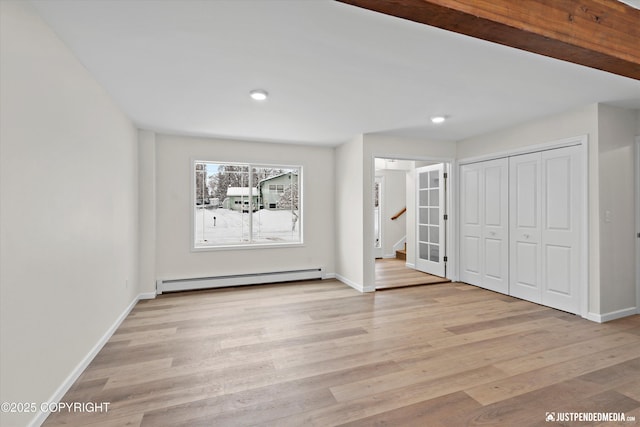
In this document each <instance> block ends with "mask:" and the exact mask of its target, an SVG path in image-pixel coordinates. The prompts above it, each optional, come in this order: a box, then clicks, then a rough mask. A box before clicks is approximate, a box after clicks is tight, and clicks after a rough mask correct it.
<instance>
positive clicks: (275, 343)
mask: <svg viewBox="0 0 640 427" xmlns="http://www.w3.org/2000/svg"><path fill="white" fill-rule="evenodd" d="M63 401H65V402H110V403H111V405H110V408H109V409H110V410H109V411H108V412H107V413H75V414H74V413H65V412H62V413H56V414H52V415H51V416H50V417H49V418H48V419H47V421H46V422H45V424H44V425H45V426H59V425H66V426H190V427H192V426H216V427H220V426H233V427H238V426H295V427H299V426H320V427H327V426H338V425H340V426H401V427H404V426H429V427H433V426H436V427H437V426H447V427H450V426H454V427H455V426H466V425H483V426H543V425H544V426H549V425H572V424H571V423H547V422H545V415H546V413H547V412H556V413H559V412H569V411H571V412H574V411H575V412H585V411H588V412H623V413H625V415H626V416H628V417H629V416H635V419H636V420H640V316H633V317H628V318H625V319H620V320H617V321H612V322H609V323H605V324H597V323H593V322H590V321H587V320H584V319H581V318H579V317H577V316H574V315H570V314H567V313H564V312H561V311H557V310H553V309H550V308H546V307H543V306H540V305H536V304H533V303H529V302H525V301H521V300H518V299H515V298H511V297H508V296H504V295H501V294H496V293H493V292H490V291H485V290H482V289H479V288H476V287H473V286H469V285H465V284H460V283H447V284H438V285H431V286H416V287H407V288H400V289H393V290H389V291H384V292H376V293H369V294H361V293H359V292H357V291H355V290H353V289H351V288H349V287H347V286H346V285H344V284H342V283H340V282H338V281H335V280H326V281H311V282H300V283H294V284H281V285H262V286H254V287H240V288H235V289H219V290H211V291H200V292H189V293H182V294H173V295H163V296H161V297H159V298H157V299H155V300H149V301H142V302H140V303H139V304H138V305H137V306H136V307H135V308H134V310H133V311H132V312H131V314H130V315H129V316H128V317H127V318H126V319H125V321H124V322H123V324H122V325H121V327H120V328H119V329H118V330H117V331H116V333H115V334H114V335H113V337H112V338H111V339H110V340H109V342H108V343H107V344H106V346H105V347H104V348H103V349H102V350H101V351H100V353H99V354H98V355H97V356H96V358H95V359H94V360H93V362H92V363H91V364H90V365H89V367H88V368H87V369H86V371H85V372H84V373H83V374H82V376H81V377H80V378H79V379H78V381H77V382H76V383H75V385H74V386H73V387H72V388H71V389H70V390H69V392H68V393H67V394H66V396H65V397H64V399H63ZM594 424H595V425H600V424H598V423H584V422H581V423H574V424H573V425H579V426H585V425H594ZM601 425H602V426H614V425H623V426H630V425H637V422H636V423H634V422H626V423H621V424H616V423H610V422H605V423H602V424H601Z"/></svg>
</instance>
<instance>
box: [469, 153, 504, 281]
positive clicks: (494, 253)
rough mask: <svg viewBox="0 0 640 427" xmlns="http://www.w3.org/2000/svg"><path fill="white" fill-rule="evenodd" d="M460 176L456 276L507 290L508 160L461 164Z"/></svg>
mask: <svg viewBox="0 0 640 427" xmlns="http://www.w3.org/2000/svg"><path fill="white" fill-rule="evenodd" d="M460 179H461V181H460V194H461V198H460V223H461V227H460V280H462V281H463V282H466V283H470V284H472V285H476V286H480V287H483V288H486V289H490V290H492V291H496V292H502V293H508V292H509V265H508V264H509V239H508V234H509V221H508V217H509V208H508V206H509V205H508V196H509V195H508V188H509V187H508V185H509V182H508V179H509V178H508V160H507V159H506V158H504V159H496V160H489V161H484V162H478V163H472V164H468V165H463V166H461V168H460Z"/></svg>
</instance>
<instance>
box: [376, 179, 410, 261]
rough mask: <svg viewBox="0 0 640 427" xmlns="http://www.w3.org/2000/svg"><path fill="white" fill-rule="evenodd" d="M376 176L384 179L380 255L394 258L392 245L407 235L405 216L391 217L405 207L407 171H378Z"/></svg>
mask: <svg viewBox="0 0 640 427" xmlns="http://www.w3.org/2000/svg"><path fill="white" fill-rule="evenodd" d="M376 176H382V177H384V186H383V189H382V218H381V221H380V222H381V223H382V236H383V239H382V253H383V256H384V257H390V258H393V257H395V255H396V254H395V252H394V250H393V245H395V244H396V243H398V241H400V240H401V239H402V238H404V237H405V236H406V234H407V215H400V217H398V218H397V219H395V220H391V216H392V215H395V214H396V213H398V212H399V211H400V210H401V209H402V208H404V207H406V206H407V199H406V195H405V191H406V180H407V178H406V177H407V171H405V170H393V169H380V170H376Z"/></svg>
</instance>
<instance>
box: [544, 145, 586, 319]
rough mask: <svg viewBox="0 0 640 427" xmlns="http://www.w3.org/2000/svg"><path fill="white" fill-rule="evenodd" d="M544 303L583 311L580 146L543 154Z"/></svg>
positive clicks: (571, 310)
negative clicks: (581, 291) (581, 292)
mask: <svg viewBox="0 0 640 427" xmlns="http://www.w3.org/2000/svg"><path fill="white" fill-rule="evenodd" d="M541 158H542V163H541V166H542V168H541V169H542V182H543V186H542V194H541V196H542V197H541V199H542V200H541V205H542V206H541V208H542V218H543V222H542V235H541V237H542V282H543V284H544V285H543V288H542V301H541V302H542V304H544V305H547V306H549V307H553V308H558V309H560V310H564V311H568V312H570V313H579V311H580V295H579V290H580V283H581V280H582V278H581V275H580V271H581V270H580V258H581V256H580V250H581V233H580V230H581V227H582V224H581V222H582V221H581V220H582V218H583V212H581V209H582V185H583V184H582V180H581V178H582V176H581V175H582V170H581V168H582V164H581V162H580V149H579V147H567V148H561V149H558V150H550V151H545V152H542V153H541Z"/></svg>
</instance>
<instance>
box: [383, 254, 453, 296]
mask: <svg viewBox="0 0 640 427" xmlns="http://www.w3.org/2000/svg"><path fill="white" fill-rule="evenodd" d="M446 282H450V280H449V279H445V278H444V277H439V276H434V275H432V274H427V273H423V272H422V271H418V270H414V269H412V268H409V267H407V266H406V261H405V260H403V259H398V258H380V259H376V289H378V290H382V289H392V288H404V287H406V286H417V285H432V284H434V283H446Z"/></svg>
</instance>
